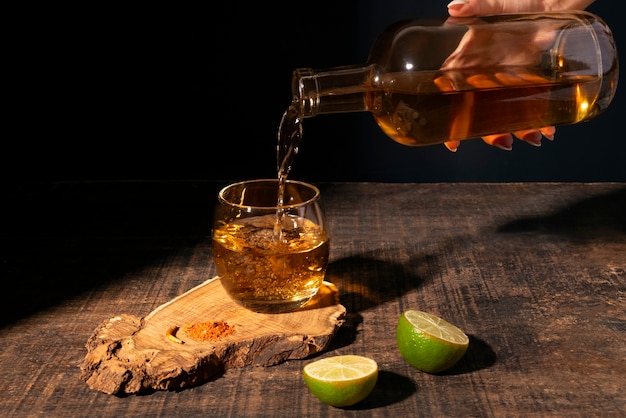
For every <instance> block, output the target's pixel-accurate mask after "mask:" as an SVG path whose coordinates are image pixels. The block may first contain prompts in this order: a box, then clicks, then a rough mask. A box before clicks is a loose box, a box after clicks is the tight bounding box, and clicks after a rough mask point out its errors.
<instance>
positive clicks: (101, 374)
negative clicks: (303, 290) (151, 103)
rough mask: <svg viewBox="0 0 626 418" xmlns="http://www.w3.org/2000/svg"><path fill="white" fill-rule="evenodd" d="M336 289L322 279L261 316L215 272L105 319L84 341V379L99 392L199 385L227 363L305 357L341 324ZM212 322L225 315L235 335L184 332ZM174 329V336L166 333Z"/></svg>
mask: <svg viewBox="0 0 626 418" xmlns="http://www.w3.org/2000/svg"><path fill="white" fill-rule="evenodd" d="M338 295H339V292H338V290H337V288H336V287H335V286H334V285H333V284H331V283H328V282H325V283H324V285H323V286H322V288H321V289H320V291H319V292H318V294H317V295H316V297H315V298H314V299H312V300H311V301H310V302H309V303H308V304H307V305H305V306H304V307H302V308H300V309H299V310H297V311H294V312H290V313H283V314H260V313H255V312H252V311H250V310H247V309H245V308H242V307H241V306H239V305H237V304H236V303H235V302H233V301H232V300H231V299H230V298H229V296H228V295H227V294H226V292H225V291H224V289H223V287H222V285H221V283H220V280H219V277H214V278H212V279H210V280H207V281H206V282H204V283H202V284H201V285H199V286H197V287H195V288H193V289H191V290H189V291H188V292H186V293H184V294H182V295H180V296H178V297H176V298H174V299H172V300H171V301H169V302H167V303H165V304H163V305H161V306H159V307H158V308H157V309H155V310H154V311H152V312H151V313H150V314H149V315H147V316H146V317H144V318H141V319H140V318H137V317H135V316H132V315H125V314H122V315H119V316H116V317H113V318H110V319H108V320H105V321H103V322H102V323H101V324H100V325H99V326H98V327H97V328H96V329H95V331H94V332H93V334H92V335H91V336H90V338H89V339H88V341H87V344H86V347H87V355H86V356H85V359H84V360H83V363H82V365H81V371H82V374H81V378H82V379H83V380H84V381H85V382H86V383H87V384H88V385H89V387H90V388H92V389H94V390H99V391H101V392H104V393H108V394H132V393H139V392H145V391H150V390H172V389H182V388H186V387H192V386H196V385H198V384H201V383H203V382H205V381H207V380H209V379H211V378H214V377H216V376H217V375H219V373H221V372H223V371H224V370H226V369H229V368H235V367H245V366H251V365H255V366H273V365H276V364H279V363H281V362H283V361H285V360H287V359H302V358H306V357H308V356H310V355H312V354H315V353H318V352H320V351H322V350H324V349H325V348H326V347H327V345H328V343H329V342H330V341H331V339H332V337H333V336H334V335H335V333H336V331H337V329H338V328H339V327H340V326H341V324H342V323H343V321H344V318H345V314H346V309H345V307H344V306H342V305H341V304H340V303H339V297H338ZM207 321H224V322H226V323H227V324H228V325H229V326H230V327H232V329H233V333H232V334H230V335H227V336H224V337H222V338H220V339H218V340H217V341H198V340H194V339H193V338H192V337H191V336H190V335H187V334H186V331H185V326H187V325H192V324H197V323H202V322H207ZM173 327H174V329H175V330H176V331H175V334H172V333H171V332H170V335H173V336H174V337H175V338H171V337H168V336H167V334H168V331H171V330H172V328H173ZM177 340H178V341H177Z"/></svg>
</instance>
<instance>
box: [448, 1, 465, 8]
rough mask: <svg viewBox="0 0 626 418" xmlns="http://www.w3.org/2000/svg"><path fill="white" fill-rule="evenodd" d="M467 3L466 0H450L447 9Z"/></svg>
mask: <svg viewBox="0 0 626 418" xmlns="http://www.w3.org/2000/svg"><path fill="white" fill-rule="evenodd" d="M467 3H468V1H467V0H452V1H451V2H450V3H448V6H447V7H448V9H460V8H461V7H462V6H464V5H466V4H467Z"/></svg>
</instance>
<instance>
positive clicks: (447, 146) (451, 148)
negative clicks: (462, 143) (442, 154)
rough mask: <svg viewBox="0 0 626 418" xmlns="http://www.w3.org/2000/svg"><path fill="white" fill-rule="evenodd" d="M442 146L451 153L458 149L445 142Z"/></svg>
mask: <svg viewBox="0 0 626 418" xmlns="http://www.w3.org/2000/svg"><path fill="white" fill-rule="evenodd" d="M443 145H445V146H446V148H448V150H450V151H452V152H456V150H457V149H458V146H457V145H452V144H448V143H447V142H444V143H443Z"/></svg>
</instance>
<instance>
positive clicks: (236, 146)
mask: <svg viewBox="0 0 626 418" xmlns="http://www.w3.org/2000/svg"><path fill="white" fill-rule="evenodd" d="M447 3H448V0H437V1H419V0H412V1H409V0H378V1H372V0H367V1H333V2H329V1H316V2H292V1H286V2H253V3H247V4H243V3H241V2H220V3H212V4H211V6H204V7H193V8H184V7H182V6H168V5H166V6H160V7H155V6H150V7H146V8H145V9H144V8H139V7H137V6H132V7H129V6H124V7H118V8H114V7H112V6H108V5H107V6H94V5H93V4H90V5H89V6H78V7H74V8H67V9H64V10H60V9H59V8H58V7H59V6H55V7H54V8H50V9H49V10H42V9H38V10H35V11H32V10H24V11H20V12H19V13H16V14H15V16H13V18H14V19H15V21H16V22H17V23H18V24H17V25H16V29H15V31H14V32H12V33H11V34H10V36H9V37H8V45H9V48H8V53H7V56H6V57H5V60H4V66H5V69H8V70H9V71H8V72H9V73H10V76H7V77H6V78H5V92H6V93H7V95H6V96H5V98H6V102H5V103H7V105H8V106H7V107H8V109H7V110H5V118H6V119H5V120H6V125H5V126H6V129H5V130H4V135H3V140H2V144H3V152H2V154H1V155H2V161H3V164H2V166H3V169H2V170H3V172H2V176H3V181H4V182H10V183H15V182H18V183H21V182H32V181H48V180H53V181H77V180H78V181H80V180H135V179H137V180H139V179H149V180H162V179H165V180H170V179H172V180H176V179H201V180H202V179H210V180H220V181H221V180H224V181H227V180H228V181H230V180H238V179H243V178H249V177H273V176H275V175H276V160H275V145H276V131H277V128H278V124H279V121H280V118H281V115H282V113H283V111H284V110H285V108H286V107H287V105H288V103H289V101H290V98H291V92H290V79H291V72H292V71H293V69H295V68H298V67H312V68H326V67H335V66H340V65H348V64H358V63H363V62H365V60H366V59H367V55H368V52H369V48H370V46H371V44H372V43H373V41H374V39H375V38H376V36H377V35H378V34H379V33H380V32H382V31H383V29H384V28H385V27H387V26H388V25H389V24H391V23H393V22H395V21H396V20H400V19H406V18H419V17H430V16H445V15H446V13H447V11H446V4H447ZM618 6H619V4H618V2H611V1H608V0H598V1H597V2H596V3H595V4H593V5H592V6H591V7H590V8H589V9H588V10H589V11H592V12H594V13H596V14H598V15H599V16H600V17H602V18H603V19H604V20H605V21H606V22H607V23H608V24H609V26H610V27H611V28H612V30H613V33H614V36H615V38H616V42H617V45H618V49H620V47H622V46H623V45H626V38H625V35H624V25H623V23H622V22H621V21H620V20H621V19H620V16H621V15H620V14H619V13H618V12H617V8H618ZM620 52H621V49H620ZM621 55H622V57H621V58H623V55H624V54H621ZM620 61H621V63H622V67H624V65H623V59H621V60H620ZM623 84H624V83H622V84H620V85H619V87H618V91H617V94H616V96H615V99H614V101H613V104H612V105H611V107H610V108H609V109H608V110H607V111H606V112H605V113H604V114H602V115H600V116H599V117H597V118H596V119H594V120H591V121H589V122H585V123H581V124H577V125H572V126H564V127H559V128H558V129H557V134H556V140H555V141H554V142H549V141H547V140H544V145H543V146H542V147H540V148H535V147H532V146H530V145H527V144H525V143H523V142H521V141H516V142H515V144H514V147H513V151H511V152H506V151H501V150H498V149H496V148H493V147H490V146H487V145H485V144H484V143H483V142H482V141H481V140H479V139H476V140H470V141H464V142H463V143H462V144H461V146H460V147H459V151H458V152H457V153H451V152H449V151H448V150H447V149H445V147H444V146H443V145H435V146H430V147H420V148H410V147H405V146H402V145H399V144H396V143H395V142H393V141H392V140H391V139H389V138H388V137H386V136H385V135H384V134H383V133H382V132H381V131H380V130H379V129H378V127H377V126H376V124H375V122H374V120H373V118H372V117H371V115H370V114H369V113H366V112H364V113H354V114H341V115H322V116H318V117H316V118H312V119H307V120H306V121H305V123H304V139H303V142H302V145H301V149H300V154H299V155H298V157H297V158H296V160H295V164H294V168H293V171H292V174H291V177H292V178H299V179H303V180H308V181H343V180H347V181H384V182H395V181H409V182H447V181H462V182H464V181H493V182H501V181H626V169H625V168H624V164H623V160H624V155H626V141H625V140H624V134H623V133H622V131H621V123H620V122H622V120H623V118H624V108H625V101H626V98H625V96H626V92H625V87H624V85H623ZM618 118H619V119H618Z"/></svg>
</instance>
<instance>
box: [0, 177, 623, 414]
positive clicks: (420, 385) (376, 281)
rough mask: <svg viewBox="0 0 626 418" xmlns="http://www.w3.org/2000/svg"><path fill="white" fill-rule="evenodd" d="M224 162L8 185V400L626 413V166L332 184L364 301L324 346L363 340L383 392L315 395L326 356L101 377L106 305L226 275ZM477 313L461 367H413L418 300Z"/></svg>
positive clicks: (42, 404)
mask: <svg viewBox="0 0 626 418" xmlns="http://www.w3.org/2000/svg"><path fill="white" fill-rule="evenodd" d="M219 186H221V184H217V183H210V182H199V181H198V182H113V183H110V182H100V183H97V182H96V183H55V184H25V185H20V186H19V187H18V186H15V187H11V188H7V189H8V190H6V191H5V193H4V195H5V199H4V201H5V204H4V205H3V206H4V211H3V213H4V215H3V216H4V218H3V228H2V231H1V232H0V234H1V236H0V242H1V245H2V247H1V249H2V253H1V264H0V272H1V274H2V284H3V286H4V291H3V292H2V299H3V302H2V304H1V306H2V315H1V317H0V320H1V322H0V333H1V334H0V347H1V348H0V394H1V397H0V415H1V416H3V417H23V416H26V417H28V416H62V417H75V416H77V417H81V416H84V417H87V416H89V417H93V416H107V417H114V416H115V417H117V416H120V417H121V416H124V417H132V416H137V417H139V416H141V417H144V416H145V417H150V416H160V417H171V416H186V417H190V416H209V417H221V416H259V417H266V416H277V417H283V416H285V417H290V416H293V417H296V416H298V417H317V416H327V417H333V416H339V417H352V416H358V417H368V416H372V417H385V416H399V417H400V416H401V417H405V416H406V417H409V416H410V417H421V416H425V417H431V416H454V417H458V416H473V417H483V416H484V417H491V416H494V417H501V416H564V417H565V416H567V417H571V416H624V415H625V414H626V216H625V212H626V184H624V183H620V184H615V183H596V184H582V183H559V184H555V183H532V184H528V183H512V184H466V183H460V184H458V183H457V184H382V183H329V184H319V186H320V188H321V190H322V193H323V196H324V198H325V203H326V210H327V215H328V227H329V230H330V233H331V236H332V241H331V264H330V266H329V270H328V276H327V279H328V280H329V281H331V282H333V283H335V284H336V285H337V287H338V288H339V290H340V297H341V303H342V304H343V305H344V306H345V307H346V308H347V312H348V313H347V320H346V322H345V323H344V324H343V326H342V327H341V328H340V329H339V331H338V333H337V335H336V336H335V338H334V339H333V341H332V342H331V344H330V347H329V348H328V349H327V351H326V352H324V353H321V354H318V355H316V356H315V357H314V358H320V357H324V356H330V355H338V354H360V355H364V356H369V357H372V358H373V359H375V360H376V361H377V362H378V364H379V367H380V376H379V381H378V384H377V386H376V388H375V389H374V392H373V393H372V394H371V395H370V397H369V398H367V399H366V400H365V401H364V402H362V403H360V404H357V405H355V406H354V407H350V408H345V409H338V408H333V407H330V406H327V405H325V404H322V403H321V402H319V401H318V400H317V399H316V398H314V397H313V396H312V395H311V394H310V393H309V392H308V390H307V389H306V387H305V385H304V382H303V380H302V376H301V369H302V367H303V366H304V364H306V363H307V362H308V361H311V360H312V359H310V358H309V359H303V360H288V361H286V362H284V363H282V364H279V365H276V366H272V367H245V368H235V369H229V370H226V371H225V372H224V373H223V374H221V375H219V376H218V377H216V378H215V379H213V380H210V381H208V382H206V383H204V384H202V385H200V386H197V387H194V388H190V389H184V390H180V391H157V392H153V393H149V394H142V395H129V396H123V397H121V396H115V395H107V394H104V393H101V392H98V391H95V390H91V389H90V388H89V387H88V386H87V385H86V384H85V382H84V381H82V380H81V371H80V364H81V362H82V360H83V358H84V357H85V354H86V348H85V343H86V342H87V339H88V338H89V336H90V335H91V334H92V332H93V330H94V329H95V328H96V327H97V326H98V325H99V324H100V323H101V322H102V321H104V320H106V319H109V318H111V317H114V316H117V315H120V314H130V315H135V316H138V317H142V316H145V315H147V314H148V313H149V312H151V311H152V310H154V309H155V308H156V307H158V306H159V305H161V304H163V303H165V302H167V301H169V300H171V299H172V298H174V297H176V296H178V295H180V294H181V293H183V292H185V291H187V290H188V289H191V288H193V287H194V286H196V285H198V284H200V283H202V282H203V281H205V280H208V279H210V278H211V277H214V275H215V268H214V266H213V265H212V259H211V242H210V239H209V234H210V225H211V216H212V209H213V204H214V201H215V193H216V191H217V189H218V187H219ZM406 309H421V310H425V311H428V312H431V313H434V314H436V315H439V316H441V317H443V318H445V319H447V320H448V321H450V322H452V323H454V324H456V325H457V326H459V327H460V328H462V329H463V330H465V331H466V332H467V333H468V335H469V336H470V347H469V349H468V352H467V354H466V355H465V357H464V358H463V359H462V360H461V361H460V362H459V363H458V364H457V365H456V366H455V367H454V368H453V369H451V370H449V371H448V372H445V373H442V374H437V375H429V374H426V373H422V372H419V371H417V370H414V369H412V368H410V367H409V366H408V365H407V364H406V363H405V362H404V360H403V359H402V358H401V356H400V354H399V352H398V350H397V348H396V343H395V325H396V321H397V319H398V317H399V315H400V313H401V312H402V311H403V310H406Z"/></svg>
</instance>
